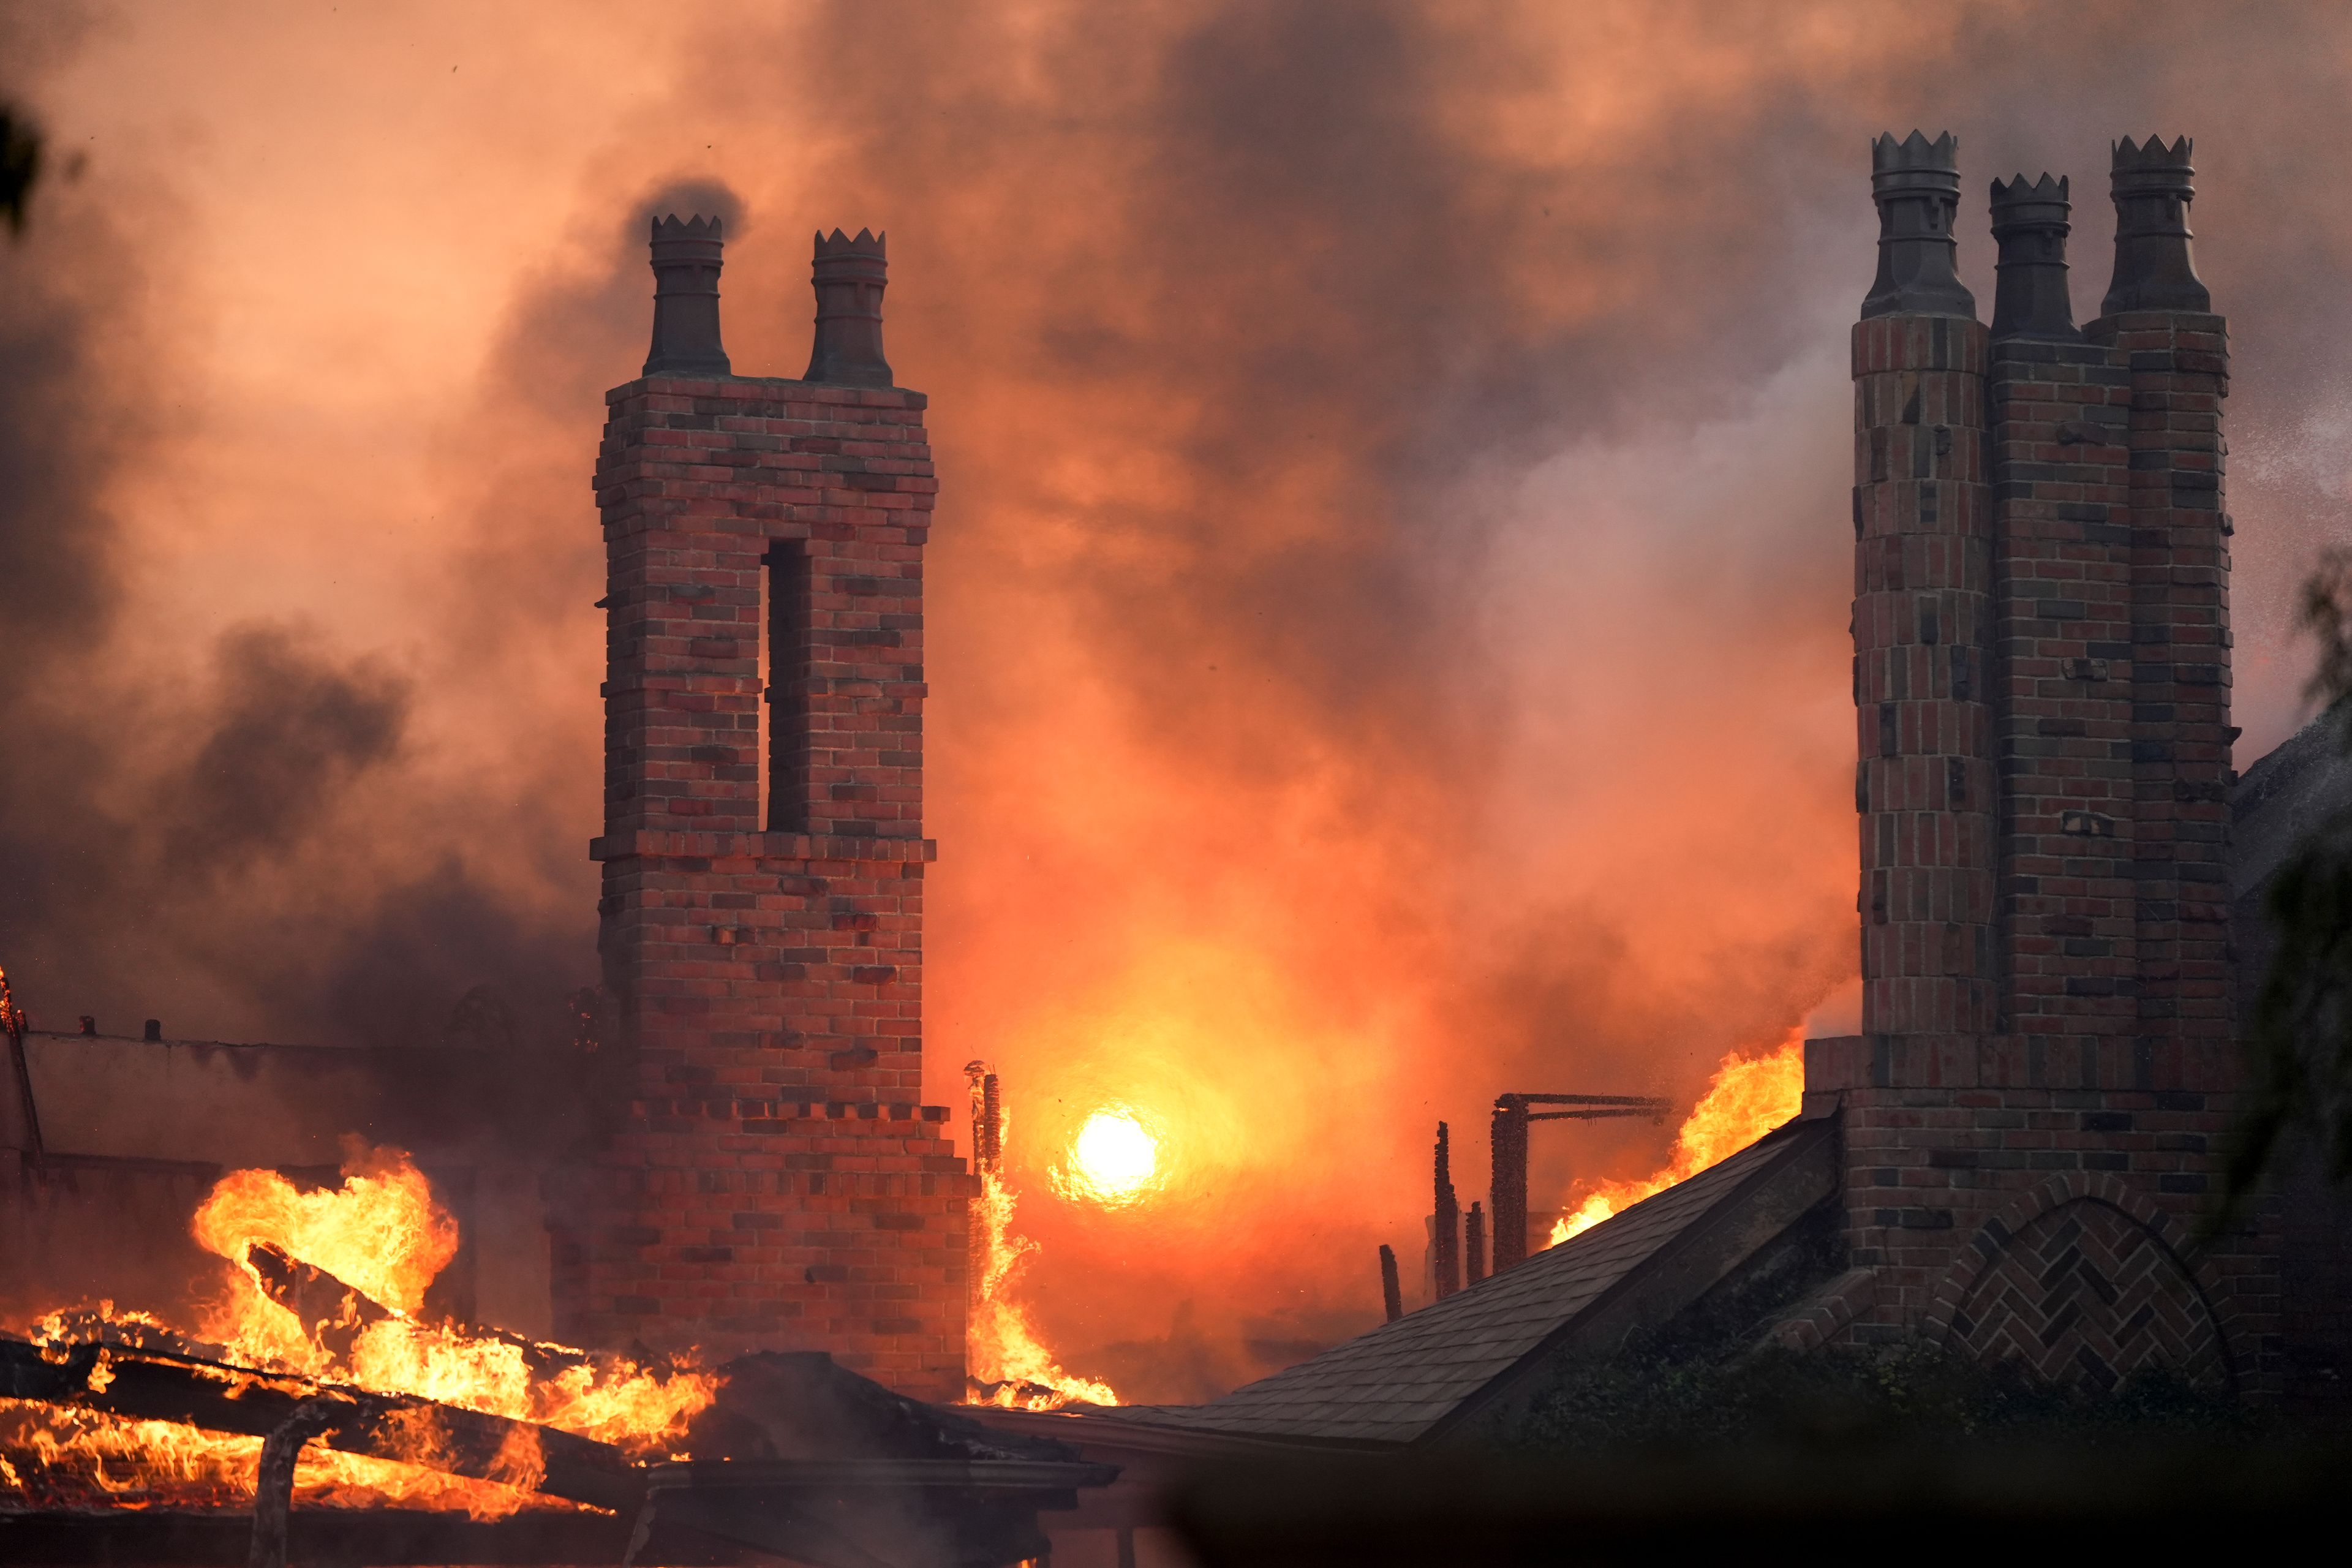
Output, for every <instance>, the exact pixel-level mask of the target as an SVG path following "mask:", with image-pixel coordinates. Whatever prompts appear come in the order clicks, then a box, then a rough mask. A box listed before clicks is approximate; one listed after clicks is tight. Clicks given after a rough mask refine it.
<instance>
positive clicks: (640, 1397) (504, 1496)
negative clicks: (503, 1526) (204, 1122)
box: [0, 1151, 716, 1518]
mask: <svg viewBox="0 0 2352 1568" xmlns="http://www.w3.org/2000/svg"><path fill="white" fill-rule="evenodd" d="M193 1229H194V1234H195V1237H196V1239H197V1241H199V1242H200V1243H202V1244H203V1246H204V1247H205V1248H206V1249H207V1250H208V1251H211V1252H214V1253H216V1254H218V1255H219V1256H220V1257H222V1258H226V1260H227V1262H228V1264H229V1268H228V1269H227V1270H226V1279H225V1281H224V1288H223V1289H222V1292H221V1294H220V1295H219V1296H218V1297H217V1298H215V1300H212V1301H211V1302H209V1303H208V1304H207V1305H206V1307H205V1310H204V1311H203V1313H202V1320H203V1321H202V1322H201V1324H200V1326H199V1330H198V1333H197V1335H196V1337H197V1338H199V1339H202V1340H205V1341H208V1342H211V1343H210V1346H208V1347H207V1351H208V1353H209V1352H211V1350H212V1349H213V1348H215V1347H217V1348H218V1351H219V1353H220V1355H221V1359H224V1360H226V1361H228V1362H231V1363H236V1364H239V1365H243V1366H248V1367H254V1368H257V1369H261V1370H264V1371H274V1372H290V1373H300V1374H302V1375H304V1376H308V1377H314V1378H319V1379H321V1380H325V1381H330V1382H334V1383H343V1384H355V1385H357V1386H359V1387H361V1388H364V1389H368V1390H371V1391H373V1392H376V1393H382V1394H421V1395H423V1396H425V1397H426V1398H428V1399H434V1400H438V1401H440V1402H442V1403H444V1404H447V1405H460V1406H463V1407H465V1408H467V1409H472V1410H480V1411H484V1412H487V1413H488V1414H490V1415H503V1416H507V1417H509V1418H510V1419H514V1420H520V1421H529V1422H534V1423H537V1424H539V1425H541V1426H555V1427H560V1428H562V1429H563V1430H565V1431H570V1432H576V1433H578V1434H580V1435H581V1436H587V1437H593V1438H596V1439H598V1440H600V1441H603V1442H607V1443H614V1444H617V1445H619V1446H621V1447H624V1448H625V1449H627V1450H629V1451H630V1452H632V1453H634V1454H636V1455H639V1456H642V1457H647V1458H655V1457H664V1456H667V1454H668V1453H669V1451H670V1449H671V1447H672V1446H673V1445H675V1444H677V1442H679V1441H680V1440H681V1439H682V1438H683V1437H684V1436H685V1431H686V1424H687V1422H688V1419H689V1418H691V1417H692V1416H693V1415H694V1414H695V1413H696V1412H697V1411H698V1410H700V1409H701V1408H702V1407H703V1406H705V1405H708V1404H709V1403H710V1400H711V1396H712V1394H714V1392H715V1390H716V1381H715V1379H713V1378H712V1377H710V1376H709V1374H707V1373H702V1372H699V1371H697V1370H693V1369H691V1368H688V1369H684V1370H677V1371H673V1372H668V1373H656V1372H653V1371H649V1370H647V1369H645V1368H642V1367H639V1366H637V1365H635V1364H634V1363H629V1362H626V1361H621V1360H618V1359H616V1358H606V1357H592V1356H590V1355H588V1354H586V1353H584V1352H579V1351H573V1350H569V1349H566V1348H565V1347H562V1346H560V1345H544V1344H535V1343H532V1342H529V1341H527V1340H523V1339H521V1338H520V1337H518V1336H512V1335H506V1334H500V1333H497V1332H492V1331H481V1330H469V1329H465V1328H461V1327H458V1326H457V1325H454V1324H449V1323H438V1322H427V1321H423V1320H422V1319H421V1318H419V1317H418V1316H417V1315H416V1314H418V1313H419V1312H420V1311H421V1310H423V1307H424V1302H425V1290H426V1289H427V1288H428V1287H429V1286H430V1285H431V1284H432V1282H433V1279H434V1277H435V1276H436V1274H438V1273H439V1272H440V1271H441V1269H442V1268H443V1267H445V1266H446V1264H447V1262H448V1260H449V1259H450V1258H451V1257H453V1256H454V1255H455V1254H456V1252H457V1243H458V1234H457V1222H456V1221H455V1220H454V1219H452V1218H451V1217H450V1215H449V1214H448V1212H447V1211H446V1210H445V1209H443V1208H442V1207H441V1206H440V1205H439V1204H438V1203H436V1201H435V1200H434V1197H433V1192H432V1187H431V1185H430V1184H428V1183H427V1182H426V1181H425V1177H424V1175H423V1173H420V1172H419V1171H418V1170H417V1169H416V1167H415V1164H413V1163H411V1162H410V1161H409V1158H408V1156H407V1155H405V1154H404V1153H400V1152H396V1151H375V1152H368V1151H358V1152H354V1154H353V1156H352V1159H351V1160H350V1161H349V1162H348V1163H347V1164H346V1166H345V1171H344V1179H343V1182H342V1184H341V1185H340V1186H336V1187H331V1188H325V1189H322V1190H320V1191H315V1192H303V1191H301V1190H300V1189H299V1188H297V1187H296V1186H294V1184H292V1183H290V1182H288V1181H287V1180H286V1179H285V1178H284V1177H282V1176H279V1175H278V1174H277V1173H275V1172H271V1171H236V1172H232V1173H230V1174H228V1175H226V1176H225V1177H223V1178H222V1179H221V1181H220V1182H219V1183H218V1184H216V1185H215V1187H214V1188H213V1190H212V1193H211V1194H209V1195H208V1196H207V1197H206V1198H205V1203H204V1205H203V1206H202V1207H201V1208H200V1209H199V1210H198V1211H197V1213H196V1215H195V1218H194V1226H193ZM269 1248H274V1249H275V1252H276V1254H277V1255H278V1261H279V1265H280V1267H287V1266H289V1265H288V1264H287V1263H286V1260H290V1265H291V1266H299V1265H308V1266H309V1267H310V1268H311V1269H315V1270H322V1271H324V1273H325V1274H327V1275H331V1276H333V1278H334V1279H335V1280H338V1281H340V1282H341V1284H342V1285H343V1286H346V1287H349V1288H350V1289H349V1290H348V1291H341V1290H334V1291H330V1292H327V1293H328V1294H331V1297H332V1299H331V1300H321V1301H320V1302H318V1303H317V1304H316V1310H317V1311H318V1313H319V1315H318V1316H316V1317H307V1318H306V1316H305V1315H303V1314H298V1313H297V1311H296V1310H294V1309H293V1308H292V1307H289V1305H287V1304H285V1302H284V1300H281V1296H282V1294H283V1292H281V1293H280V1295H273V1294H272V1293H271V1291H270V1290H269V1289H268V1287H267V1285H266V1284H265V1276H264V1271H263V1268H262V1267H261V1264H260V1262H259V1261H257V1259H258V1258H267V1257H268V1256H269V1255H268V1253H267V1252H265V1251H264V1250H263V1249H269ZM362 1298H364V1300H362ZM298 1300H301V1304H302V1306H303V1308H304V1310H305V1313H307V1312H309V1311H310V1310H312V1306H313V1304H312V1303H311V1302H310V1300H308V1299H303V1298H298ZM93 1319H94V1320H95V1321H92V1320H93ZM94 1331H101V1332H102V1336H103V1337H104V1338H107V1339H110V1340H121V1341H122V1342H127V1343H131V1344H156V1345H163V1344H167V1343H168V1342H170V1341H172V1340H173V1339H176V1338H181V1337H182V1336H181V1335H180V1334H179V1332H178V1331H177V1330H176V1329H175V1328H174V1327H173V1326H172V1325H168V1324H165V1323H163V1321H160V1320H158V1319H156V1318H155V1317H153V1316H152V1315H150V1314H147V1313H143V1312H127V1311H119V1310H116V1309H115V1307H114V1306H113V1304H112V1303H110V1302H109V1303H102V1304H100V1306H99V1307H98V1308H96V1309H94V1310H88V1309H78V1310H73V1311H70V1312H53V1313H51V1314H49V1315H48V1317H47V1318H45V1319H43V1320H42V1321H40V1322H39V1323H37V1324H36V1325H34V1327H33V1331H32V1334H31V1337H32V1338H33V1339H34V1340H35V1341H36V1342H41V1343H53V1342H67V1341H73V1340H83V1341H87V1340H89V1339H91V1338H96V1337H101V1332H94ZM101 1370H102V1369H101ZM431 1425H432V1424H431V1423H430V1422H429V1421H428V1422H425V1423H423V1424H422V1425H421V1426H420V1427H419V1429H418V1430H417V1431H416V1432H415V1433H414V1434H412V1435H411V1440H410V1441H409V1443H408V1444H407V1445H406V1447H404V1450H403V1451H404V1452H406V1453H409V1454H412V1455H413V1456H414V1457H415V1458H416V1459H418V1460H419V1461H425V1460H428V1459H430V1458H432V1457H433V1451H434V1449H435V1447H436V1445H437V1444H438V1443H440V1442H441V1441H442V1438H441V1436H440V1435H439V1434H438V1433H437V1432H436V1431H432V1430H429V1429H426V1428H429V1427H430V1426H431ZM513 1446H514V1447H515V1449H516V1451H514V1452H512V1453H503V1454H501V1455H500V1456H499V1464H498V1467H497V1468H498V1473H499V1477H500V1479H501V1481H503V1482H504V1483H505V1484H498V1483H494V1482H488V1481H478V1480H471V1479H465V1478H462V1477H457V1476H451V1475H447V1474H445V1473H443V1472H440V1471H436V1470H433V1469H428V1468H420V1467H419V1466H418V1465H410V1464H400V1463H395V1462H393V1461H390V1460H385V1459H379V1458H367V1457H363V1456H360V1455H353V1454H343V1453H339V1452H336V1451H334V1450H332V1449H330V1448H328V1447H325V1446H324V1445H322V1444H312V1445H311V1446H310V1447H307V1448H305V1449H304V1450H303V1451H302V1455H301V1459H300V1462H299V1465H298V1466H297V1468H296V1470H295V1478H294V1481H295V1495H296V1498H297V1499H298V1500H300V1501H304V1502H310V1503H319V1502H329V1503H337V1504H344V1505H369V1504H382V1503H386V1502H398V1503H402V1504H404V1505H407V1506H411V1507H427V1508H454V1509H463V1510H466V1511H467V1512H469V1513H471V1514H473V1515H475V1516H476V1517H478V1518H495V1517H499V1516H501V1515H504V1514H509V1513H512V1512H514V1511H515V1510H518V1509H520V1508H526V1507H570V1506H572V1505H570V1504H564V1503H559V1502H557V1501H555V1500H552V1499H549V1498H544V1497H537V1496H534V1495H533V1494H532V1493H530V1491H529V1490H528V1489H529V1488H530V1487H531V1486H533V1485H535V1484H536V1483H537V1481H538V1479H539V1477H540V1475H541V1468H542V1464H541V1456H540V1454H539V1452H538V1448H539V1444H538V1441H537V1438H536V1437H535V1436H530V1435H529V1434H527V1433H526V1434H518V1436H517V1437H516V1438H515V1439H514V1445H513ZM260 1447H261V1445H260V1441H259V1440H258V1439H257V1438H252V1437H237V1436H225V1435H222V1434H218V1433H212V1432H204V1431H199V1430H197V1429H195V1428H194V1427H188V1426H176V1425H173V1424H172V1423H168V1422H161V1421H127V1420H120V1419H117V1418H114V1417H111V1416H109V1415H102V1414H100V1413H97V1412H92V1411H86V1410H73V1409H66V1408H60V1407H54V1406H49V1405H34V1404H29V1403H25V1402H18V1401H9V1400H0V1488H5V1489H6V1490H11V1491H16V1492H20V1493H23V1494H25V1495H26V1496H28V1497H33V1498H47V1499H51V1500H59V1501H68V1502H70V1501H73V1500H76V1498H77V1496H79V1498H84V1499H87V1498H91V1497H93V1496H94V1497H96V1498H99V1499H102V1500H106V1501H109V1502H112V1503H114V1504H116V1505H118V1506H166V1505H174V1504H176V1505H179V1506H188V1505H190V1504H195V1505H198V1506H204V1505H210V1506H229V1507H236V1506H240V1505H243V1504H247V1503H249V1502H250V1500H251V1498H252V1495H253V1482H254V1469H255V1466H256V1463H257V1460H258V1458H259V1454H260ZM28 1461H29V1462H28Z"/></svg>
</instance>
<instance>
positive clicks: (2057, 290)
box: [1992, 174, 2083, 342]
mask: <svg viewBox="0 0 2352 1568" xmlns="http://www.w3.org/2000/svg"><path fill="white" fill-rule="evenodd" d="M2070 198H2071V192H2070V190H2069V186H2068V181H2067V180H2066V178H2065V176H2063V175H2060V176H2058V177H2056V178H2053V177H2052V176H2051V175H2049V174H2043V175H2042V178H2041V179H2039V180H2037V181H2034V182H2033V183H2032V184H2028V183H2027V182H2026V178H2025V176H2024V175H2023V174H2019V175H2017V176H2016V177H2014V178H2013V179H2011V180H2009V181H2007V182H2006V183H2004V182H2002V181H2000V180H1995V181H1994V182H1993V183H1992V237H1993V240H1994V242H1995V244H1996V245H1998V246H1999V247H2000V258H1999V260H1998V261H1997V262H1996V263H1995V264H1994V274H1993V276H1994V278H1995V279H1996V281H1995V283H1994V288H1993V299H1992V336H1993V338H1994V339H1995V340H2000V339H2003V338H2055V339H2062V340H2064V341H2066V342H2080V341H2081V339H2082V336H2083V334H2082V332H2081V331H2079V330H2078V329H2077V328H2076V327H2075V325H2074V300H2073V299H2072V298H2071V296H2070V295H2069V292H2068V289H2067V284H2066V236H2067V234H2068V232H2069V231H2070V230H2071V229H2072V228H2073V227H2074V225H2073V224H2072V223H2071V222H2070V221H2069V215H2070V214H2071V213H2072V212H2073V210H2074V204H2073V202H2072V200H2071V199H2070Z"/></svg>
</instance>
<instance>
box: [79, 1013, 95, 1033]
mask: <svg viewBox="0 0 2352 1568" xmlns="http://www.w3.org/2000/svg"><path fill="white" fill-rule="evenodd" d="M81 1032H82V1033H83V1034H85V1035H95V1034H96V1033H98V1020H97V1019H96V1018H93V1017H91V1016H89V1014H88V1013H84V1014H83V1015H82V1016H81Z"/></svg>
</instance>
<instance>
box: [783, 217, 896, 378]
mask: <svg viewBox="0 0 2352 1568" xmlns="http://www.w3.org/2000/svg"><path fill="white" fill-rule="evenodd" d="M810 281H811V282H812V283H814V285H815V288H816V339H815V342H814V344H813V345H812V346H811V348H810V351H809V367H808V374H807V375H806V376H804V377H803V380H806V381H821V382H826V383H830V384H834V385H838V386H888V385H890V384H892V383H891V379H890V362H889V361H888V360H887V358H885V357H884V355H883V353H882V291H883V289H886V288H887V287H888V286H889V281H890V258H889V236H888V235H887V234H876V233H875V232H874V231H873V230H871V229H865V228H861V229H859V230H858V231H857V233H856V236H855V237H852V236H850V235H847V234H845V233H843V232H842V231H841V230H840V229H837V228H836V229H835V230H834V231H833V233H832V234H831V235H827V234H826V233H825V232H824V230H823V229H819V230H818V231H817V234H816V256H815V260H814V263H813V264H812V266H811V268H810Z"/></svg>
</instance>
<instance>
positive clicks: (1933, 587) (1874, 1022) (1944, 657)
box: [1853, 131, 1998, 1038]
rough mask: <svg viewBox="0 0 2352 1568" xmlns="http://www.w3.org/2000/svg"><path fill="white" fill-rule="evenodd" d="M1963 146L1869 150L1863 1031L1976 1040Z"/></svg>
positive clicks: (1859, 363) (1985, 636)
mask: <svg viewBox="0 0 2352 1568" xmlns="http://www.w3.org/2000/svg"><path fill="white" fill-rule="evenodd" d="M1954 153H1955V144H1954V142H1953V140H1952V138H1951V136H1950V135H1949V134H1946V135H1944V136H1942V137H1940V138H1938V139H1937V141H1935V142H1928V141H1927V139H1926V138H1925V137H1923V136H1922V135H1920V134H1919V132H1916V131H1915V132H1912V133H1911V134H1910V136H1909V137H1908V138H1906V140H1904V141H1902V142H1896V141H1895V138H1894V137H1892V136H1882V137H1880V138H1879V139H1878V140H1877V141H1875V142H1873V143H1872V144H1871V170H1872V173H1871V194H1872V196H1873V198H1874V200H1875V201H1876V202H1877V204H1878V214H1879V235H1880V238H1879V242H1878V279H1877V282H1876V284H1875V285H1874V287H1873V288H1872V289H1871V291H1870V294H1869V296H1868V298H1866V299H1865V300H1864V301H1863V306H1862V315H1863V319H1862V321H1861V322H1860V323H1859V324H1858V325H1857V326H1856V327H1855V328H1854V330H1853V376H1854V410H1855V413H1854V417H1855V420H1856V427H1855V432H1854V440H1855V445H1854V465H1855V471H1854V514H1853V528H1854V539H1855V552H1854V554H1855V560H1854V618H1853V637H1854V700H1855V704H1856V713H1857V716H1858V718H1859V720H1860V740H1861V753H1862V754H1861V762H1860V767H1859V770H1858V772H1857V774H1856V777H1855V784H1854V797H1855V804H1856V805H1857V807H1858V808H1859V810H1860V812H1861V817H1862V865H1863V884H1862V895H1861V902H1862V921H1863V926H1862V941H1863V953H1864V958H1863V1004H1862V1005H1863V1027H1864V1029H1865V1030H1866V1031H1868V1032H1870V1033H1872V1034H1887V1035H1902V1036H1909V1037H1924V1038H1934V1037H1941V1036H1948V1035H1955V1034H1973V1033H1980V1032H1982V1031H1984V1030H1987V1029H1990V1028H1991V1027H1992V1025H1993V1019H1994V1016H1995V1015H1996V1012H1997V1010H1998V996H1997V993H1996V984H1995V968H1994V965H1995V954H1994V942H1993V927H1992V918H1993V836H1994V812H1995V809H1996V796H1995V792H1994V784H1993V741H1992V710H1991V708H1990V706H1989V703H1990V692H1989V690H1988V689H1987V686H1986V675H1987V645H1988V642H1989V640H1990V634H1991V629H1992V597H1991V591H1992V573H1991V550H1992V509H1991V505H1990V497H1989V493H1988V491H1987V489H1986V486H1985V478H1984V352H1985V330H1984V328H1983V327H1982V326H1981V325H1979V323H1978V321H1977V319H1976V300H1974V299H1973V298H1972V297H1971V296H1970V295H1969V291H1968V289H1965V288H1964V287H1962V286H1961V283H1960V280H1959V278H1958V274H1957V273H1956V272H1955V271H1954V269H1953V261H1954V255H1955V248H1956V247H1955V245H1954V241H1953V238H1952V214H1953V211H1954V209H1955V208H1956V207H1957V205H1958V201H1959V189H1960V176H1959V171H1958V166H1957V164H1956V163H1954V161H1953V160H1954Z"/></svg>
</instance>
